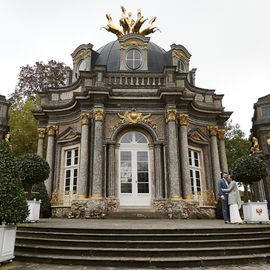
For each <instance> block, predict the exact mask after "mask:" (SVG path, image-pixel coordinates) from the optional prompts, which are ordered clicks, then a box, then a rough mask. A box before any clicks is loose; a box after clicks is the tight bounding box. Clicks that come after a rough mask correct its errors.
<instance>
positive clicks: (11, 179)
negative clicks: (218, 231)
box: [0, 141, 28, 224]
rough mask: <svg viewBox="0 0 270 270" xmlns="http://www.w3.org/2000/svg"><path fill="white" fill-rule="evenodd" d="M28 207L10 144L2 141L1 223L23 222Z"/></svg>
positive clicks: (0, 158) (0, 153)
mask: <svg viewBox="0 0 270 270" xmlns="http://www.w3.org/2000/svg"><path fill="white" fill-rule="evenodd" d="M27 216H28V207H27V202H26V198H25V195H24V191H23V187H22V183H21V181H20V178H19V174H18V167H17V163H16V160H15V158H14V157H13V155H12V153H11V150H10V147H9V145H8V144H7V143H6V142H4V141H0V224H1V223H2V222H3V221H5V222H7V223H17V222H22V221H24V220H25V219H26V217H27Z"/></svg>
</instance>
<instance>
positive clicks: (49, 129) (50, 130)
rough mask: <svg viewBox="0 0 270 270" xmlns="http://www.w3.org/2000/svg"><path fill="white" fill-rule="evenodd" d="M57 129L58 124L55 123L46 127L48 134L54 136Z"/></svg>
mask: <svg viewBox="0 0 270 270" xmlns="http://www.w3.org/2000/svg"><path fill="white" fill-rule="evenodd" d="M56 130H57V126H55V125H48V126H47V129H46V131H47V133H48V136H54V134H55V131H56Z"/></svg>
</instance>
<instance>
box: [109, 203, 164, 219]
mask: <svg viewBox="0 0 270 270" xmlns="http://www.w3.org/2000/svg"><path fill="white" fill-rule="evenodd" d="M105 218H106V219H138V218H140V219H163V218H164V219H167V218H168V215H167V214H166V213H161V212H157V211H155V210H154V209H153V208H152V207H127V206H126V207H119V208H118V209H117V210H116V211H115V212H110V213H109V214H108V215H106V216H105Z"/></svg>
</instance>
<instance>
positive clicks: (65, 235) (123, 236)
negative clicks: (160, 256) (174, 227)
mask: <svg viewBox="0 0 270 270" xmlns="http://www.w3.org/2000/svg"><path fill="white" fill-rule="evenodd" d="M17 236H20V237H31V236H32V237H35V238H48V239H51V238H53V239H78V240H79V239H84V240H105V239H106V240H126V241H127V240H130V241H133V240H153V241H166V240H167V241H169V240H192V239H197V240H206V239H235V238H238V239H250V238H254V237H257V238H258V237H261V238H263V237H265V238H269V237H270V231H262V232H253V233H252V232H245V231H243V232H241V233H240V232H231V233H223V232H220V233H200V232H197V233H186V234H183V233H180V234H177V233H155V231H154V230H153V231H151V232H148V233H143V234H138V233H134V234H133V233H132V232H131V231H129V230H128V231H127V233H120V234H118V233H115V232H114V230H111V233H83V232H82V231H81V230H78V232H65V231H63V232H54V231H51V232H50V231H29V232H27V231H24V230H23V231H21V230H20V229H19V230H17Z"/></svg>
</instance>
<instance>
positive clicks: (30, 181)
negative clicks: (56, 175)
mask: <svg viewBox="0 0 270 270" xmlns="http://www.w3.org/2000/svg"><path fill="white" fill-rule="evenodd" d="M18 169H19V175H20V178H21V181H22V184H23V187H24V189H25V191H27V199H28V200H30V199H31V193H32V187H33V185H34V184H36V183H39V182H44V181H45V180H46V179H47V178H48V177H49V173H50V167H49V164H48V162H47V161H46V160H45V159H44V158H42V157H40V156H38V155H36V154H26V155H24V156H22V157H20V158H18Z"/></svg>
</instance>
